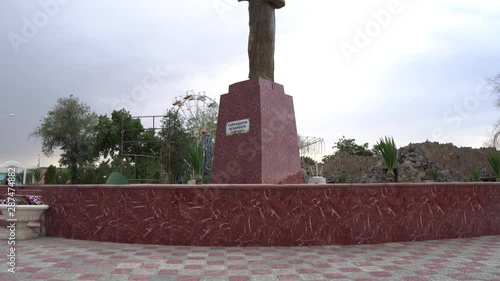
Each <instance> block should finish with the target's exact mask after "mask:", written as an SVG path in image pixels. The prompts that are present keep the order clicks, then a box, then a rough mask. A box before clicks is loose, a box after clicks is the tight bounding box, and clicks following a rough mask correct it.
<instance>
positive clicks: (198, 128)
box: [172, 90, 219, 136]
mask: <svg viewBox="0 0 500 281" xmlns="http://www.w3.org/2000/svg"><path fill="white" fill-rule="evenodd" d="M172 105H173V106H174V108H176V109H177V112H178V113H179V114H180V115H181V116H182V117H184V119H185V121H186V122H187V127H188V130H190V131H191V132H192V133H193V134H194V135H195V136H199V134H210V135H213V134H215V130H216V129H217V114H218V112H219V104H218V103H217V102H216V101H215V100H214V99H212V98H211V97H209V96H207V95H206V94H205V92H200V93H198V94H195V93H194V91H193V90H191V91H187V92H186V94H185V95H183V96H179V97H176V98H175V101H174V102H173V103H172Z"/></svg>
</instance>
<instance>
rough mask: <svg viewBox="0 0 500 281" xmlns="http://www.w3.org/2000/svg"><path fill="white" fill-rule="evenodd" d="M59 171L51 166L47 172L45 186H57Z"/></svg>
mask: <svg viewBox="0 0 500 281" xmlns="http://www.w3.org/2000/svg"><path fill="white" fill-rule="evenodd" d="M56 180H57V170H56V167H55V166H54V165H50V166H49V167H48V168H47V171H45V184H56Z"/></svg>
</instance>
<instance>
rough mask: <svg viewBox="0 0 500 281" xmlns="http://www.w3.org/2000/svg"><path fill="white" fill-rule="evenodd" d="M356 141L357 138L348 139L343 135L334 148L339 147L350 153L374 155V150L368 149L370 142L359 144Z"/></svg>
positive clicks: (340, 149)
mask: <svg viewBox="0 0 500 281" xmlns="http://www.w3.org/2000/svg"><path fill="white" fill-rule="evenodd" d="M355 141H356V140H355V139H346V138H345V136H342V138H340V139H339V141H338V142H336V143H335V145H334V146H333V149H337V150H338V151H342V152H345V153H347V154H349V155H357V156H373V151H371V150H369V149H368V143H364V144H363V145H358V144H356V142H355Z"/></svg>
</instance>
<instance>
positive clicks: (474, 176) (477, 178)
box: [472, 170, 481, 181]
mask: <svg viewBox="0 0 500 281" xmlns="http://www.w3.org/2000/svg"><path fill="white" fill-rule="evenodd" d="M472 179H473V180H474V181H481V174H480V173H479V171H478V170H474V171H472Z"/></svg>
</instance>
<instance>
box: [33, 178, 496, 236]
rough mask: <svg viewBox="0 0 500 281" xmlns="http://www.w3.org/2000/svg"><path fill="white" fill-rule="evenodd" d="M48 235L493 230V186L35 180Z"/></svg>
mask: <svg viewBox="0 0 500 281" xmlns="http://www.w3.org/2000/svg"><path fill="white" fill-rule="evenodd" d="M40 189H42V196H43V200H44V202H45V203H47V204H49V205H50V209H49V210H48V211H47V212H46V224H47V225H46V227H47V228H46V230H47V235H49V236H57V237H65V238H72V239H82V240H94V241H108V242H122V243H141V244H165V245H197V246H300V245H332V244H365V243H384V242H399V241H415V240H431V239H448V238H461V237H473V236H483V235H500V184H499V183H432V184H429V183H427V184H353V185H350V184H344V185H315V186H311V185H201V186H186V185H182V186H181V185H130V186H123V185H121V186H113V185H96V186H84V185H80V186H78V185H74V186H67V185H66V186H57V185H56V186H49V185H45V186H40Z"/></svg>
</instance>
